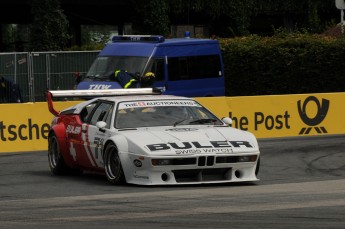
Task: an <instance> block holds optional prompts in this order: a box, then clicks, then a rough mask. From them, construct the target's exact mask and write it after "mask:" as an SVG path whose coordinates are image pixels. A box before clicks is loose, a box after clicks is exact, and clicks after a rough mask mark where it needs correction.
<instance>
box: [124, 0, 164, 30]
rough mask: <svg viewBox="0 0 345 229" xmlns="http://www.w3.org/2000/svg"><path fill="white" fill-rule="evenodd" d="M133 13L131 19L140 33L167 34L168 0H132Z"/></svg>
mask: <svg viewBox="0 0 345 229" xmlns="http://www.w3.org/2000/svg"><path fill="white" fill-rule="evenodd" d="M131 4H132V6H133V8H134V11H135V13H134V14H133V15H134V16H133V19H132V21H135V22H136V30H137V31H138V32H140V33H142V34H161V35H169V34H170V29H169V24H170V20H169V15H168V12H169V3H168V0H132V1H131Z"/></svg>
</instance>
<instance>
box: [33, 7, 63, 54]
mask: <svg viewBox="0 0 345 229" xmlns="http://www.w3.org/2000/svg"><path fill="white" fill-rule="evenodd" d="M32 15H33V16H34V18H33V23H32V26H31V31H30V49H31V51H58V50H63V49H64V47H65V46H66V44H67V41H68V39H69V34H68V24H69V23H68V21H67V18H66V16H65V15H64V14H63V12H62V10H61V8H60V2H59V0H33V1H32Z"/></svg>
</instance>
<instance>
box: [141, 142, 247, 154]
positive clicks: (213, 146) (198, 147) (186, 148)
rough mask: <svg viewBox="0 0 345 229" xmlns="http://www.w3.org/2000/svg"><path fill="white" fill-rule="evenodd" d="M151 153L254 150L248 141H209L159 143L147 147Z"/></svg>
mask: <svg viewBox="0 0 345 229" xmlns="http://www.w3.org/2000/svg"><path fill="white" fill-rule="evenodd" d="M146 147H147V148H148V149H149V150H150V151H160V150H175V152H176V154H198V153H231V152H232V147H234V148H242V147H245V148H253V146H252V145H251V144H250V143H249V142H247V141H209V142H207V143H200V142H181V143H174V142H171V143H159V144H150V145H146Z"/></svg>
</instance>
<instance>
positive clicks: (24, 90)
mask: <svg viewBox="0 0 345 229" xmlns="http://www.w3.org/2000/svg"><path fill="white" fill-rule="evenodd" d="M0 80H1V81H2V82H3V81H5V82H6V83H1V85H0V87H1V88H0V89H1V90H0V91H1V92H0V94H1V95H0V103H1V102H2V103H6V102H15V101H12V100H13V98H11V97H12V96H11V94H12V91H11V88H9V87H10V86H11V85H12V84H16V85H18V86H19V89H20V96H21V100H22V101H21V102H28V101H29V98H30V95H29V94H30V93H29V56H28V53H26V52H22V53H0Z"/></svg>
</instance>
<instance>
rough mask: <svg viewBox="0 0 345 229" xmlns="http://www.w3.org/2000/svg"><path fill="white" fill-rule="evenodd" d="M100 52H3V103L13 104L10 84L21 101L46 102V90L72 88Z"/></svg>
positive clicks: (0, 87)
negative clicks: (78, 76)
mask: <svg viewBox="0 0 345 229" xmlns="http://www.w3.org/2000/svg"><path fill="white" fill-rule="evenodd" d="M98 53H99V51H84V52H31V53H28V52H20V53H19V52H18V53H0V97H1V96H2V97H3V98H0V103H1V102H11V100H9V99H8V98H9V97H10V96H11V94H10V93H11V90H12V89H9V87H10V85H17V86H18V87H19V89H20V92H21V98H22V102H41V101H45V97H44V94H45V92H46V90H58V89H60V90H67V89H73V87H74V85H75V76H76V73H79V74H82V73H86V72H87V71H88V69H89V68H90V66H91V64H92V62H93V61H94V60H95V59H96V57H97V55H98ZM6 87H7V88H6ZM13 90H14V89H13ZM1 91H2V92H1Z"/></svg>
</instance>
